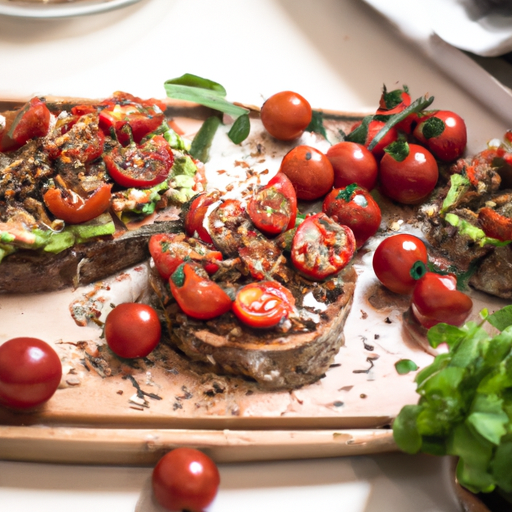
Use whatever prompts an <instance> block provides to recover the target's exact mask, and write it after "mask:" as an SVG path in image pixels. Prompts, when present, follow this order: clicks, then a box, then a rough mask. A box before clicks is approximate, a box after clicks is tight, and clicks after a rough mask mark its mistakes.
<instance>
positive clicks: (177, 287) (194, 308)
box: [169, 262, 232, 320]
mask: <svg viewBox="0 0 512 512" xmlns="http://www.w3.org/2000/svg"><path fill="white" fill-rule="evenodd" d="M201 270H202V268H201V266H200V265H198V264H197V263H188V262H187V263H182V264H181V265H180V266H179V267H178V268H177V269H176V271H175V272H174V273H173V275H172V276H171V277H170V279H169V285H170V287H171V293H172V295H173V297H174V298H175V299H176V302H177V303H178V305H179V306H180V308H181V309H182V310H183V312H184V313H185V314H186V315H188V316H190V317H192V318H196V319H198V320H211V319H212V318H215V317H217V316H220V315H223V314H224V313H227V312H228V311H229V310H230V309H231V304H232V301H231V299H230V297H229V295H228V294H227V293H226V292H225V291H224V290H223V289H222V288H221V287H220V286H219V285H218V284H217V283H215V282H214V281H211V280H210V279H208V277H207V274H206V272H204V270H203V272H201ZM203 273H204V275H203Z"/></svg>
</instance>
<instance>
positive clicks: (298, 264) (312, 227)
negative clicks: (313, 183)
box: [291, 213, 356, 281]
mask: <svg viewBox="0 0 512 512" xmlns="http://www.w3.org/2000/svg"><path fill="white" fill-rule="evenodd" d="M355 250H356V239H355V237H354V234H353V233H352V230H351V229H350V228H349V227H348V226H340V225H339V224H338V223H337V222H335V221H334V220H332V219H330V218H329V217H327V215H325V214H324V213H317V214H316V215H312V216H310V217H307V218H306V219H305V220H304V222H302V224H300V226H299V227H298V228H297V231H296V233H295V236H294V237H293V241H292V250H291V258H292V262H293V265H294V266H295V268H296V269H297V271H298V272H300V273H301V274H302V275H304V276H305V277H307V278H309V279H313V280H315V281H320V280H323V279H327V278H328V277H330V276H332V275H334V274H337V273H338V272H340V271H341V270H342V269H343V268H344V267H345V266H346V265H347V264H348V263H349V262H350V260H351V259H352V256H353V255H354V252H355Z"/></svg>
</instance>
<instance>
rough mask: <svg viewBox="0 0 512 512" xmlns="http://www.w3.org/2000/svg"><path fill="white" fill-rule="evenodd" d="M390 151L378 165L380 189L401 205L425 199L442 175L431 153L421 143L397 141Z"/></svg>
mask: <svg viewBox="0 0 512 512" xmlns="http://www.w3.org/2000/svg"><path fill="white" fill-rule="evenodd" d="M388 150H389V152H386V154H385V155H384V156H383V157H382V160H381V162H380V167H379V183H380V188H381V192H382V193H383V194H384V195H385V196H387V197H389V198H391V199H393V200H395V201H397V202H399V203H402V204H417V203H420V202H421V201H423V200H424V199H426V198H427V197H428V196H429V195H430V193H431V192H432V191H433V190H434V187H435V186H436V184H437V180H438V178H439V170H438V167H437V162H436V160H435V158H434V157H433V156H432V154H431V153H430V152H429V151H428V150H427V149H425V148H423V147H422V146H419V145H418V144H407V143H406V142H396V143H395V144H393V146H390V147H389V148H388ZM404 155H406V156H405V157H404Z"/></svg>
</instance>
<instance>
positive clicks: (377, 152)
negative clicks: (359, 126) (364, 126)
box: [364, 119, 398, 160]
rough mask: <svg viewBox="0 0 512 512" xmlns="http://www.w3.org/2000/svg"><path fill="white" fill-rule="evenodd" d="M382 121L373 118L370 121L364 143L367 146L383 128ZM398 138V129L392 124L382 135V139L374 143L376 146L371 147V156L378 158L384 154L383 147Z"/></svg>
mask: <svg viewBox="0 0 512 512" xmlns="http://www.w3.org/2000/svg"><path fill="white" fill-rule="evenodd" d="M385 124H386V123H384V121H379V120H377V119H374V120H373V121H370V124H369V125H368V133H367V135H366V141H365V143H364V145H365V146H366V147H368V146H369V145H370V143H371V142H372V141H373V139H374V138H375V136H376V135H377V134H378V133H379V132H380V131H381V130H382V128H384V125H385ZM397 139H398V130H397V129H396V127H395V126H392V127H391V128H390V129H389V130H388V131H387V133H386V134H385V135H384V137H382V139H381V140H380V141H379V142H378V143H377V144H376V146H375V147H374V148H373V149H372V153H373V156H374V157H375V158H376V159H377V160H380V159H381V158H382V157H383V156H384V148H386V147H388V146H389V145H390V144H391V143H393V142H395V141H396V140H397Z"/></svg>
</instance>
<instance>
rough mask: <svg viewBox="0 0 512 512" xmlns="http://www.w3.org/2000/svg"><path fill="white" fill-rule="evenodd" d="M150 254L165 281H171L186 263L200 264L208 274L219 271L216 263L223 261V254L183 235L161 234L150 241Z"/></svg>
mask: <svg viewBox="0 0 512 512" xmlns="http://www.w3.org/2000/svg"><path fill="white" fill-rule="evenodd" d="M149 252H150V254H151V257H152V258H153V260H154V261H155V266H156V269H157V270H158V273H159V274H160V276H161V277H162V278H163V279H166V280H167V279H169V277H171V275H172V274H173V273H174V272H175V271H176V269H177V268H178V267H179V266H180V265H181V264H182V263H183V262H184V261H185V260H191V261H195V262H197V263H200V264H201V265H202V266H203V268H204V269H205V270H206V272H208V274H214V273H215V272H217V270H218V269H219V266H218V265H217V264H216V263H215V261H220V260H222V253H220V252H219V251H213V250H211V249H210V248H209V247H207V246H206V245H204V244H202V243H201V242H200V241H199V240H197V239H196V238H187V237H186V236H185V235H184V234H183V233H161V234H158V235H153V236H152V237H151V238H150V239H149Z"/></svg>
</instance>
